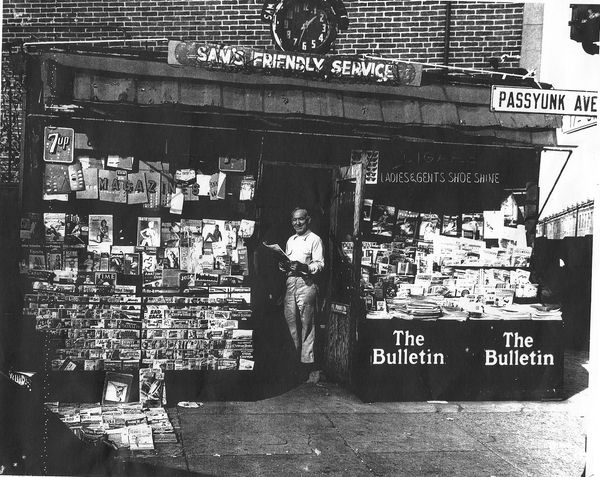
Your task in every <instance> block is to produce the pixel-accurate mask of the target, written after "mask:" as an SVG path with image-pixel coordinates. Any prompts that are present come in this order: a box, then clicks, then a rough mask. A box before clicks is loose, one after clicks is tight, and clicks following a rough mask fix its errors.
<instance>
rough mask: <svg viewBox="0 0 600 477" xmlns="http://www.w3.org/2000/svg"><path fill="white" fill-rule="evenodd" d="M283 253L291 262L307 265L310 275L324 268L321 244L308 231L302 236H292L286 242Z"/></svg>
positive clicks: (319, 240)
mask: <svg viewBox="0 0 600 477" xmlns="http://www.w3.org/2000/svg"><path fill="white" fill-rule="evenodd" d="M285 253H286V255H287V256H288V257H289V259H290V260H291V261H293V262H294V261H295V262H300V263H304V264H306V265H308V271H309V272H310V273H312V274H315V273H318V272H320V271H321V270H323V268H324V267H325V259H324V258H323V242H322V241H321V238H320V237H319V236H318V235H317V234H315V233H313V232H312V231H310V230H309V231H307V232H306V233H305V234H304V235H298V234H294V235H292V236H291V237H290V238H289V239H288V241H287V244H286V247H285Z"/></svg>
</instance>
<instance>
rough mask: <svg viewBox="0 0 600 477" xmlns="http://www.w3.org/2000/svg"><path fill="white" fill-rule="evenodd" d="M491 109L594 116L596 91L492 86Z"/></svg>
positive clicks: (595, 111) (595, 113)
mask: <svg viewBox="0 0 600 477" xmlns="http://www.w3.org/2000/svg"><path fill="white" fill-rule="evenodd" d="M490 109H491V110H492V111H498V112H510V113H543V114H561V115H572V116H597V115H598V93H597V92H595V91H570V90H558V89H535V88H516V87H511V86H492V99H491V104H490Z"/></svg>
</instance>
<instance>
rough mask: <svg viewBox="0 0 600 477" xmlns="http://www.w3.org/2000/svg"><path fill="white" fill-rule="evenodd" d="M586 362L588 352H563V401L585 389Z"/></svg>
mask: <svg viewBox="0 0 600 477" xmlns="http://www.w3.org/2000/svg"><path fill="white" fill-rule="evenodd" d="M588 361H589V352H588V351H581V350H565V361H564V363H565V372H564V396H563V397H564V399H569V398H571V397H573V396H574V395H576V394H578V393H580V392H581V391H584V390H586V389H587V387H588V382H589V373H588V370H587V365H588Z"/></svg>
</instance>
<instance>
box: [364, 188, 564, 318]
mask: <svg viewBox="0 0 600 477" xmlns="http://www.w3.org/2000/svg"><path fill="white" fill-rule="evenodd" d="M524 185H525V184H524ZM428 187H431V186H430V185H428ZM532 188H533V187H532V185H531V184H528V185H527V187H523V188H520V189H514V190H513V189H506V190H504V191H503V194H502V195H499V196H497V197H496V202H494V205H493V206H491V207H490V208H489V209H479V210H478V209H477V206H478V205H479V206H480V205H481V204H487V205H490V204H491V202H490V200H489V198H486V200H483V201H477V200H473V201H470V202H468V203H466V204H464V208H463V210H462V211H457V210H456V208H455V207H454V206H453V204H452V203H445V202H444V201H441V202H439V203H437V204H436V206H435V207H429V206H427V205H426V204H427V203H429V202H428V201H424V204H425V205H422V206H421V207H415V208H409V207H408V206H410V205H414V202H413V201H412V200H411V198H410V197H394V196H393V195H392V196H390V197H387V198H380V199H378V195H377V194H371V195H367V198H365V199H364V204H363V212H362V220H361V230H362V236H363V251H362V252H363V253H362V261H361V268H362V279H361V293H362V298H363V300H364V302H365V305H366V309H367V318H374V319H381V318H384V319H385V318H393V317H396V318H403V319H427V320H436V319H457V320H464V319H466V318H467V317H468V316H472V317H488V318H494V319H511V318H515V317H519V318H535V317H538V316H541V315H540V313H541V312H540V311H539V310H537V309H536V308H535V307H529V305H528V303H529V302H531V301H535V298H536V297H537V285H536V284H535V283H532V281H531V278H532V277H531V273H530V271H529V264H530V259H531V255H532V234H531V223H528V221H531V218H532V215H534V213H535V211H536V210H537V196H536V194H532V193H531V190H532ZM367 194H369V190H368V189H367ZM532 197H533V199H532ZM518 303H520V305H519V304H518ZM518 306H523V307H524V308H518ZM543 316H544V318H548V315H547V314H544V315H543ZM552 318H555V319H560V313H555V314H554V315H552Z"/></svg>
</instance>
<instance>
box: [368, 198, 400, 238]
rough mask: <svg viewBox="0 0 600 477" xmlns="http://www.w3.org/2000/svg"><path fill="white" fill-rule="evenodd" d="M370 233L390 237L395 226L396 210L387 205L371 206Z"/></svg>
mask: <svg viewBox="0 0 600 477" xmlns="http://www.w3.org/2000/svg"><path fill="white" fill-rule="evenodd" d="M371 221H372V223H371V233H372V234H373V235H381V236H386V237H390V238H391V236H392V233H393V231H394V226H395V225H396V208H395V207H391V206H387V205H378V204H375V205H373V211H372V214H371Z"/></svg>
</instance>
